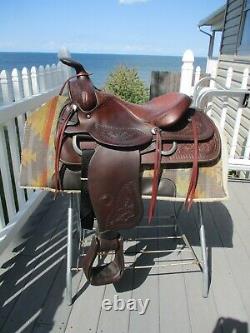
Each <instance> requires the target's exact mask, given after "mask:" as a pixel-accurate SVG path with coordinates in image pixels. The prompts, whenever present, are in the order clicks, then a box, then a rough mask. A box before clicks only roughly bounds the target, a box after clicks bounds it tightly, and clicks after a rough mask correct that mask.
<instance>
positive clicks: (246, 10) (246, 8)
mask: <svg viewBox="0 0 250 333" xmlns="http://www.w3.org/2000/svg"><path fill="white" fill-rule="evenodd" d="M247 14H248V15H249V19H250V0H245V3H244V5H243V11H242V20H241V24H240V33H239V42H238V47H237V54H238V55H242V56H248V55H250V42H249V44H247V45H242V44H241V43H242V38H243V34H244V28H245V22H246V17H247ZM249 33H250V32H249Z"/></svg>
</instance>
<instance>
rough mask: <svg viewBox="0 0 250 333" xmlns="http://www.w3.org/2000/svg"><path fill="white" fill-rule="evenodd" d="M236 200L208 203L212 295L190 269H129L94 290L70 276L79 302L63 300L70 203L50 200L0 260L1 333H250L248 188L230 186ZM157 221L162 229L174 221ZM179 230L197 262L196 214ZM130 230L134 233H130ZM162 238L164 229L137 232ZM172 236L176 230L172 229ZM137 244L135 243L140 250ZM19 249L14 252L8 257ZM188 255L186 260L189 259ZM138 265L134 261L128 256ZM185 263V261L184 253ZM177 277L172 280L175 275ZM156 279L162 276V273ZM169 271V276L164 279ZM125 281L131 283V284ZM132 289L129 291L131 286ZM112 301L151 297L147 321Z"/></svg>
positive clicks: (165, 211) (164, 208) (163, 211)
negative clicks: (112, 306)
mask: <svg viewBox="0 0 250 333" xmlns="http://www.w3.org/2000/svg"><path fill="white" fill-rule="evenodd" d="M229 185H230V186H229V188H230V195H231V199H230V200H229V201H228V202H226V203H224V204H222V203H217V204H212V203H211V204H206V205H204V217H205V219H204V220H205V221H204V222H205V227H206V233H207V244H208V247H209V248H211V254H212V256H211V268H212V281H211V286H210V290H209V297H208V298H207V299H204V298H202V297H201V292H202V275H201V273H200V272H190V270H191V268H190V267H189V266H184V265H183V266H181V267H179V268H178V269H177V268H176V267H175V268H173V267H168V268H158V269H145V270H139V269H138V270H136V271H135V272H134V271H133V270H129V271H127V273H126V275H125V278H124V279H123V280H122V281H121V282H120V283H118V284H117V285H116V286H113V285H109V286H101V287H92V286H89V285H88V283H86V279H85V277H84V275H83V274H82V272H78V273H77V274H75V275H74V278H73V289H74V292H75V293H76V295H77V296H76V300H75V302H74V304H73V306H71V307H69V306H68V305H67V301H66V297H65V271H66V267H65V245H66V232H67V229H66V208H67V198H59V200H57V201H55V202H54V201H53V200H51V199H50V198H47V199H46V200H45V201H44V202H43V203H42V205H41V206H40V207H39V208H38V210H37V212H35V214H33V216H32V217H31V219H30V221H29V223H27V224H26V225H25V228H24V229H23V230H22V233H21V234H19V235H17V237H16V239H14V240H13V242H12V243H11V244H10V245H9V249H8V251H6V252H5V253H4V254H2V255H1V256H0V260H1V263H2V264H3V266H2V268H1V270H0V274H1V275H0V300H1V303H0V304H1V309H0V331H1V333H2V332H3V333H9V332H10V333H12V332H25V333H26V332H35V333H45V332H46V333H47V332H72V333H75V332H76V333H78V332H88V333H89V332H90V333H92V332H98V333H106V332H109V333H110V332H118V331H119V332H124V333H129V332H137V331H143V330H145V331H147V332H160V333H162V332H166V331H169V332H173V333H178V332H182V333H186V332H187V333H189V332H192V333H196V332H197V333H198V332H203V333H210V332H214V333H217V332H222V331H223V332H232V331H233V329H234V330H235V331H237V332H242V333H247V332H248V331H249V325H250V278H249V276H250V242H249V239H250V205H249V193H250V184H247V183H230V184H229ZM170 207H171V206H170V204H168V203H165V202H161V203H159V205H158V215H161V216H167V215H169V208H170ZM169 221H170V220H167V217H166V220H165V221H163V219H159V220H158V222H157V223H158V224H159V223H160V224H162V223H170V222H169ZM144 222H145V223H146V221H144ZM180 224H181V226H182V228H183V229H184V231H185V233H186V234H187V236H188V238H189V240H190V243H191V245H192V246H193V247H194V250H195V252H196V254H197V255H198V257H200V248H199V235H198V221H197V215H196V212H195V210H192V211H191V212H190V213H189V214H186V213H184V212H183V213H181V215H180ZM131 232H132V233H133V231H129V233H131ZM152 233H153V234H154V235H158V236H160V235H163V234H164V233H165V231H163V229H157V228H153V229H151V231H149V230H144V231H143V230H140V234H143V235H146V236H147V235H150V236H152ZM170 233H171V231H170ZM163 243H164V246H167V247H169V248H171V249H174V248H175V247H176V244H175V243H174V241H171V240H168V241H167V242H165V241H164V242H163V241H159V240H156V241H154V247H155V249H158V250H159V249H162V248H163ZM136 244H137V245H136ZM129 245H130V248H129V249H130V250H133V246H135V245H136V247H137V249H139V248H146V247H148V248H150V245H149V242H148V243H147V242H145V241H138V242H137V243H131V244H129ZM13 249H14V252H11V251H12V250H13ZM188 255H189V254H188ZM126 257H127V260H129V261H133V259H134V255H132V254H128V255H127V256H126ZM179 257H180V255H177V253H176V252H172V253H163V254H153V255H147V256H146V255H142V256H139V258H138V259H137V263H140V264H154V262H155V261H161V262H162V263H163V262H166V260H174V259H176V258H179ZM181 257H182V258H186V255H185V254H184V253H183V254H182V255H181ZM176 269H177V271H178V272H179V273H175V274H169V273H173V272H175V270H176ZM158 273H159V274H158ZM166 273H168V274H166ZM126 276H127V278H126ZM131 287H132V288H131ZM114 295H118V297H119V298H122V299H124V300H128V299H130V298H135V299H138V298H142V299H143V300H145V299H146V298H150V304H149V306H148V308H147V311H146V313H145V314H144V315H139V314H138V312H137V311H128V310H125V311H114V310H111V311H106V310H104V309H102V308H101V304H102V301H103V299H105V298H108V299H110V300H113V299H114Z"/></svg>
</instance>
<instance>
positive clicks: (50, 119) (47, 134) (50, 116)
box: [43, 96, 58, 145]
mask: <svg viewBox="0 0 250 333" xmlns="http://www.w3.org/2000/svg"><path fill="white" fill-rule="evenodd" d="M57 101H58V96H54V97H53V98H52V99H51V101H50V106H49V112H48V119H47V122H46V127H45V131H44V135H43V140H44V143H46V144H47V145H48V144H49V140H50V134H51V128H52V125H53V120H54V118H55V113H56V105H57Z"/></svg>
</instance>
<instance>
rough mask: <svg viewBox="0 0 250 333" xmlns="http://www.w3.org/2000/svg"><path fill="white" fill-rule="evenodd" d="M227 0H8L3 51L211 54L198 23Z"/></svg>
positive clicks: (1, 25)
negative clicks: (62, 50)
mask: <svg viewBox="0 0 250 333" xmlns="http://www.w3.org/2000/svg"><path fill="white" fill-rule="evenodd" d="M224 3H225V0H171V1H169V0H3V1H1V4H0V11H1V20H0V51H35V52H38V51H41V52H57V51H58V49H60V48H61V47H67V48H69V50H70V51H71V52H79V53H118V54H119V53H122V54H153V55H182V54H183V52H184V51H185V50H186V49H187V48H191V49H192V50H193V51H194V53H195V55H196V56H204V55H206V54H207V45H208V37H207V36H206V35H204V34H202V33H201V32H199V30H198V28H197V23H198V22H199V21H200V20H201V19H203V18H204V17H206V16H208V15H209V14H210V13H211V12H213V11H214V10H216V9H217V8H219V7H220V6H222V5H224Z"/></svg>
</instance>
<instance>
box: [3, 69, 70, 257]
mask: <svg viewBox="0 0 250 333" xmlns="http://www.w3.org/2000/svg"><path fill="white" fill-rule="evenodd" d="M68 76H69V70H68V69H67V68H66V67H65V66H64V65H62V64H61V63H58V64H57V65H55V64H53V65H51V66H50V65H46V66H45V67H43V66H39V67H38V68H36V67H32V68H31V69H30V70H29V69H27V68H26V67H24V68H23V69H22V70H21V71H18V70H17V69H16V68H14V69H13V70H12V71H6V70H2V71H1V72H0V170H1V175H0V194H1V196H0V241H1V245H0V251H1V249H2V247H4V243H5V241H4V240H5V238H7V237H6V236H7V235H8V236H9V235H10V234H11V232H12V230H14V227H15V231H17V230H16V229H17V228H19V227H21V226H22V221H23V222H24V221H25V220H26V219H27V217H28V216H29V215H30V214H31V213H32V212H33V211H34V209H35V208H36V206H37V205H38V204H39V202H40V201H41V200H42V199H43V197H44V196H45V194H46V192H42V191H33V190H24V189H21V188H20V187H19V172H20V153H21V152H20V148H21V144H22V140H23V133H24V123H25V119H26V114H27V113H28V112H31V111H33V110H35V109H36V108H37V107H39V106H40V105H41V104H42V103H44V102H46V101H47V100H48V99H50V98H51V97H52V96H54V95H56V94H58V91H59V88H60V87H61V85H62V83H63V82H64V81H65V79H66V78H67V77H68ZM17 224H18V226H17Z"/></svg>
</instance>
